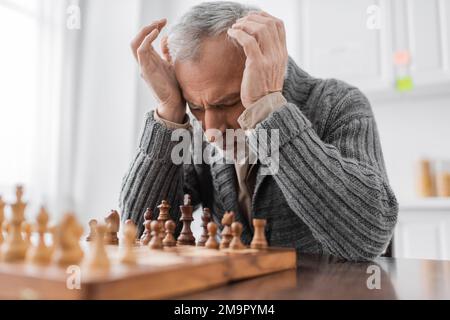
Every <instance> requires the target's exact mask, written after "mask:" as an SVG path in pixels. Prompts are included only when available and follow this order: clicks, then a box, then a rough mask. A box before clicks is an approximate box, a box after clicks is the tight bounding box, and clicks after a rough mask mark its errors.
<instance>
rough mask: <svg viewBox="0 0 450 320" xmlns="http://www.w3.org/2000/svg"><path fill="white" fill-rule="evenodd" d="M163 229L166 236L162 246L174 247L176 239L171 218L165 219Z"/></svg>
mask: <svg viewBox="0 0 450 320" xmlns="http://www.w3.org/2000/svg"><path fill="white" fill-rule="evenodd" d="M165 230H166V236H165V237H164V240H163V242H162V243H163V246H164V247H174V246H175V245H176V244H177V241H176V240H175V237H174V235H173V234H174V233H175V222H173V220H167V221H166V223H165Z"/></svg>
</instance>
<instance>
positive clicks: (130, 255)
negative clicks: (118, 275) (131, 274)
mask: <svg viewBox="0 0 450 320" xmlns="http://www.w3.org/2000/svg"><path fill="white" fill-rule="evenodd" d="M128 221H130V222H131V223H127V222H128ZM136 231H137V229H136V225H135V224H134V223H133V221H131V220H127V221H126V222H125V226H124V228H123V242H124V247H123V252H122V255H121V257H120V262H122V263H124V264H129V265H133V264H136V260H137V258H136V253H135V252H134V250H133V247H134V241H135V240H136Z"/></svg>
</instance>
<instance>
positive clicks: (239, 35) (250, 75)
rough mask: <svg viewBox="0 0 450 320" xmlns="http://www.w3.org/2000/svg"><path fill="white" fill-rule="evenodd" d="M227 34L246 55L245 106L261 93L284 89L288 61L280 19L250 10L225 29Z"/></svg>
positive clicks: (244, 75) (243, 78) (242, 90)
mask: <svg viewBox="0 0 450 320" xmlns="http://www.w3.org/2000/svg"><path fill="white" fill-rule="evenodd" d="M228 35H229V36H230V37H231V38H233V39H235V40H236V41H237V42H238V43H239V44H240V45H241V46H242V48H243V49H244V53H245V55H246V57H247V59H246V61H245V70H244V74H243V77H242V84H241V100H242V104H243V105H244V107H245V108H248V107H249V106H251V105H252V104H253V103H255V102H256V101H258V100H259V99H261V98H262V97H264V96H266V95H268V94H270V93H272V92H281V91H282V89H283V82H284V74H285V70H286V65H287V61H288V53H287V48H286V32H285V29H284V24H283V21H281V20H280V19H277V18H275V17H273V16H271V15H270V14H268V13H266V12H262V11H261V12H252V13H250V14H248V15H247V16H245V17H243V18H241V19H239V20H237V21H236V23H235V24H234V25H233V26H232V27H231V28H230V29H228Z"/></svg>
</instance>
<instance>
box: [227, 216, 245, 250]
mask: <svg viewBox="0 0 450 320" xmlns="http://www.w3.org/2000/svg"><path fill="white" fill-rule="evenodd" d="M231 234H232V235H233V239H231V242H230V249H231V250H242V249H245V246H244V244H243V243H242V241H241V235H242V223H240V222H237V221H235V222H233V223H232V224H231Z"/></svg>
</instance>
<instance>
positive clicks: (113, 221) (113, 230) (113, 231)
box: [105, 210, 120, 245]
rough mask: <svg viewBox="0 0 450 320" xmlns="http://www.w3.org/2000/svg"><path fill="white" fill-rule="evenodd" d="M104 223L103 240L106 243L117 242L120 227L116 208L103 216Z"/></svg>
mask: <svg viewBox="0 0 450 320" xmlns="http://www.w3.org/2000/svg"><path fill="white" fill-rule="evenodd" d="M105 223H106V233H105V242H106V244H115V245H117V244H119V238H118V237H117V233H118V232H119V228H120V215H119V213H118V212H117V210H111V212H110V214H109V215H108V216H107V217H106V218H105Z"/></svg>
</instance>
